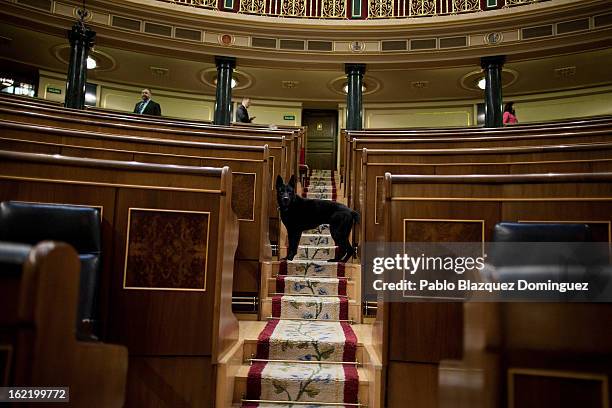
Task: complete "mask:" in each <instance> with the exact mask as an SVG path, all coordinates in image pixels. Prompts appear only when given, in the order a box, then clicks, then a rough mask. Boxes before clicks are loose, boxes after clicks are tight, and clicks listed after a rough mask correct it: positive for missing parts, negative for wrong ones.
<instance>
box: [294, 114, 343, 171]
mask: <svg viewBox="0 0 612 408" xmlns="http://www.w3.org/2000/svg"><path fill="white" fill-rule="evenodd" d="M337 122H338V111H334V110H304V111H303V112H302V125H303V126H308V130H307V133H306V140H307V142H306V164H308V167H310V168H311V169H321V170H335V169H336V152H337V150H336V149H337V148H336V144H337V133H338V130H337V129H338V125H337Z"/></svg>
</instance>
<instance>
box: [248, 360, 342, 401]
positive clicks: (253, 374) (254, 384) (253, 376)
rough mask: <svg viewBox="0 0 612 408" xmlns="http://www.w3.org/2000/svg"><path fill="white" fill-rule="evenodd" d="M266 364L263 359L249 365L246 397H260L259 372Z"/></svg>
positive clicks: (253, 398)
mask: <svg viewBox="0 0 612 408" xmlns="http://www.w3.org/2000/svg"><path fill="white" fill-rule="evenodd" d="M266 364H267V362H265V361H255V362H253V364H252V365H251V368H249V375H248V376H247V392H246V399H251V400H257V399H261V373H262V371H263V370H264V368H266ZM345 393H346V390H345Z"/></svg>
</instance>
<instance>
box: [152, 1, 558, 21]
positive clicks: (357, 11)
mask: <svg viewBox="0 0 612 408" xmlns="http://www.w3.org/2000/svg"><path fill="white" fill-rule="evenodd" d="M160 1H166V2H169V3H175V4H181V5H185V6H191V7H198V8H206V9H213V10H221V11H227V12H234V13H244V14H257V15H263V16H273V17H289V18H318V19H321V18H325V19H385V18H389V19H396V18H417V17H430V16H437V15H449V14H460V13H475V12H481V11H488V10H495V9H500V8H506V7H514V6H520V5H523V4H529V3H536V2H541V1H547V0H160Z"/></svg>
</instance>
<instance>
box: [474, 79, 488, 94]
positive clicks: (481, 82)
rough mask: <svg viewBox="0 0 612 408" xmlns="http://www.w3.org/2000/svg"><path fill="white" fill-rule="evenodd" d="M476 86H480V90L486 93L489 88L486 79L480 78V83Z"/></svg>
mask: <svg viewBox="0 0 612 408" xmlns="http://www.w3.org/2000/svg"><path fill="white" fill-rule="evenodd" d="M476 86H478V88H480V89H482V90H483V91H484V89H485V88H486V87H487V80H486V79H484V78H480V79H479V80H478V83H477V84H476Z"/></svg>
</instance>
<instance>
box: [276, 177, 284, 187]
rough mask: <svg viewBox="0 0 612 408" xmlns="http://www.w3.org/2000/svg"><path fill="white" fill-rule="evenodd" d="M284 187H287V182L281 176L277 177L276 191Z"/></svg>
mask: <svg viewBox="0 0 612 408" xmlns="http://www.w3.org/2000/svg"><path fill="white" fill-rule="evenodd" d="M284 185H285V182H284V181H283V178H282V177H281V175H280V174H279V175H278V176H276V190H280V189H281V187H283V186H284Z"/></svg>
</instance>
